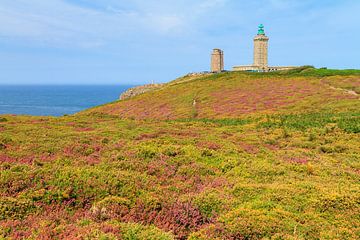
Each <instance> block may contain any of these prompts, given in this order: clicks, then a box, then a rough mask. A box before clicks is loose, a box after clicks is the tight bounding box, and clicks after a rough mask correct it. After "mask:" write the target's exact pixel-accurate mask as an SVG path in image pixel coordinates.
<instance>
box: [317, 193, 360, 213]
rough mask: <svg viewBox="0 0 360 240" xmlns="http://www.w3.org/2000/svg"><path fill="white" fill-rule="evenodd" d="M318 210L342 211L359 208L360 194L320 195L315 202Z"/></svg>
mask: <svg viewBox="0 0 360 240" xmlns="http://www.w3.org/2000/svg"><path fill="white" fill-rule="evenodd" d="M316 206H317V209H318V210H319V211H320V212H326V211H334V210H337V211H343V210H354V211H356V210H357V211H359V210H360V196H351V195H338V194H333V195H328V196H324V197H322V198H321V199H320V200H319V201H318V202H317V204H316Z"/></svg>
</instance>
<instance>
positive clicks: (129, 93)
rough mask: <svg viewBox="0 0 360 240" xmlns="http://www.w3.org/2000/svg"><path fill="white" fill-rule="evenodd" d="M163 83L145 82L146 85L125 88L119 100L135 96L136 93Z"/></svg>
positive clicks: (149, 89) (154, 88) (141, 92)
mask: <svg viewBox="0 0 360 240" xmlns="http://www.w3.org/2000/svg"><path fill="white" fill-rule="evenodd" d="M163 85H164V84H146V85H142V86H137V87H133V88H130V89H128V90H126V92H124V93H123V94H121V95H120V100H125V99H129V98H132V97H135V96H137V95H140V94H143V93H146V92H149V91H153V90H156V89H159V88H161V87H162V86H163Z"/></svg>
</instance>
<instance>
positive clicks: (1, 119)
mask: <svg viewBox="0 0 360 240" xmlns="http://www.w3.org/2000/svg"><path fill="white" fill-rule="evenodd" d="M7 121H8V120H7V119H6V118H4V117H0V122H7Z"/></svg>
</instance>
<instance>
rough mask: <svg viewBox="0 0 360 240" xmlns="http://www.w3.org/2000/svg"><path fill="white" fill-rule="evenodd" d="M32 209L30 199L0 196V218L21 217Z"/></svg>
mask: <svg viewBox="0 0 360 240" xmlns="http://www.w3.org/2000/svg"><path fill="white" fill-rule="evenodd" d="M32 210H34V205H33V204H32V202H31V201H28V200H23V199H15V198H11V197H5V198H0V220H5V219H9V218H10V219H22V218H24V217H25V216H26V215H27V214H28V213H30V212H31V211H32Z"/></svg>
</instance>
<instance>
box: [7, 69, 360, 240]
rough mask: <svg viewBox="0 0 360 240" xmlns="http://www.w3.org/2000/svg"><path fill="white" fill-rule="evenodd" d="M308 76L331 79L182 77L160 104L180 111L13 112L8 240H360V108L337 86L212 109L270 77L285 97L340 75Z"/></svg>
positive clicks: (9, 122)
mask: <svg viewBox="0 0 360 240" xmlns="http://www.w3.org/2000/svg"><path fill="white" fill-rule="evenodd" d="M305 70H306V69H305ZM305 70H304V71H305ZM307 71H320V72H318V73H317V74H318V76H316V77H314V76H311V77H305V76H301V77H299V78H296V80H292V79H293V76H286V77H285V78H284V77H283V76H281V77H278V76H275V75H276V74H278V75H281V74H283V73H272V75H273V77H272V78H268V76H270V75H264V76H266V77H264V78H263V77H261V74H257V75H256V74H255V75H253V74H249V75H247V74H242V73H225V74H219V75H213V76H207V77H203V78H200V79H197V80H196V79H195V80H191V81H188V82H186V83H185V82H184V83H181V82H177V83H176V84H174V85H173V86H171V87H169V88H164V89H163V90H159V91H157V92H156V94H159V95H158V96H159V97H162V96H164V98H160V99H155V100H151V101H155V102H158V103H161V101H162V100H163V101H165V102H166V101H169V102H168V103H167V104H168V105H166V104H165V105H164V106H168V107H160V108H159V109H157V107H156V106H153V110H151V111H156V110H159V111H158V112H157V113H154V114H147V115H146V114H144V115H141V117H139V116H140V115H137V114H138V112H137V111H138V110H136V109H127V108H126V107H131V106H133V107H135V106H137V104H139V103H140V102H141V103H145V104H147V102H146V101H148V100H149V99H150V97H149V96H147V95H146V94H144V95H142V96H138V97H136V98H134V99H132V100H126V101H124V102H117V103H113V104H110V105H105V106H101V107H98V108H95V109H91V110H88V111H86V112H83V113H80V114H76V115H74V116H63V117H59V118H53V117H31V116H10V115H6V116H1V119H6V121H1V123H0V170H1V171H0V238H4V239H40V238H41V239H160V240H162V239H164V240H165V239H192V240H199V239H358V238H359V237H360V231H359V229H360V218H359V216H360V214H359V211H360V207H359V206H360V197H359V196H360V185H359V180H360V176H359V174H360V151H359V142H360V135H359V124H360V112H359V111H358V109H359V108H358V106H359V105H358V101H359V99H357V98H355V96H351V97H348V95H347V94H346V93H344V92H342V91H340V90H332V91H334V92H335V93H334V92H330V93H327V92H329V91H331V89H328V88H327V89H326V91H325V90H321V89H320V90H319V91H314V92H311V94H310V93H309V95H308V96H307V98H306V99H302V100H300V101H296V102H294V103H292V105H287V108H286V107H284V105H279V106H277V107H275V108H273V109H267V108H265V110H264V109H262V108H261V110H254V111H252V112H249V113H241V114H238V113H236V114H233V113H234V112H236V111H234V110H232V108H227V110H226V109H225V110H226V111H225V110H224V111H223V112H222V113H219V114H218V115H216V116H214V115H212V114H214V113H213V112H211V111H213V110H211V106H215V105H211V104H216V101H215V100H214V99H216V94H215V97H214V93H216V92H217V91H218V87H219V86H223V88H224V89H228V90H227V91H228V93H231V95H230V94H229V98H228V99H227V101H231V99H235V100H236V99H237V98H241V99H242V100H244V99H245V98H243V96H246V94H251V96H252V97H253V96H256V95H257V94H259V95H261V94H262V93H264V92H265V91H266V90H267V89H268V88H267V86H266V85H267V84H269V81H270V82H271V83H274V84H275V85H272V86H276V87H280V88H282V89H281V90H279V89H273V90H274V91H279V94H278V95H276V94H275V92H274V93H273V94H275V95H276V98H278V97H280V95H281V93H283V92H285V91H287V90H289V89H293V90H292V91H293V92H300V93H301V92H302V90H304V89H305V90H308V91H313V90H312V89H313V86H323V85H322V84H323V82H322V81H323V80H324V79H323V76H320V75H323V74H325V73H324V72H325V71H327V70H314V69H310V70H307ZM345 73H346V74H353V72H341V74H344V75H345ZM288 74H290V73H288ZM291 74H294V75H296V74H300V73H296V72H293V73H291ZM301 74H305V73H301ZM306 74H310V73H308V72H307V73H306ZM311 74H315V73H311ZM341 74H339V75H341ZM239 76H241V77H239ZM244 76H249V78H246V77H244ZM354 76H355V75H352V76H347V77H346V78H348V77H349V78H350V77H351V78H354V79H357V77H356V76H355V77H354ZM330 77H331V79H337V78H339V76H338V75H336V76H330ZM208 78H210V79H208ZM269 79H270V80H269ZM286 79H290V80H291V81H290V80H289V81H287V80H286ZM339 79H340V78H339ZM283 80H284V81H285V82H283V83H280V81H283ZM209 81H216V83H214V85H211V86H210V85H209V84H208V83H209ZM254 81H255V82H256V83H257V84H258V85H257V86H259V88H263V89H262V90H259V92H258V93H254V92H253V90H252V88H251V87H252V86H249V85H251V84H252V83H254ZM263 81H267V82H265V83H263ZM294 81H295V83H296V84H295V85H296V86H297V87H298V88H296V89H295V88H293V86H294V84H290V83H294ZM296 81H298V82H296ZM331 81H334V80H331ZM345 82H346V84H348V83H349V81H347V80H346V81H345ZM355 83H356V82H355ZM206 84H207V85H209V86H208V87H204V86H205V85H206ZM324 84H325V83H324ZM326 84H335V83H331V82H330V83H329V82H326ZM342 84H343V83H339V85H337V86H336V88H338V87H340V88H342V87H343V86H344V85H342ZM195 86H197V87H198V88H196V98H197V99H198V101H197V102H198V104H197V111H198V116H196V117H192V115H191V111H192V109H193V105H192V103H193V101H192V100H193V96H195V95H192V94H193V93H194V92H193V90H192V89H195V88H194V87H195ZM201 86H202V87H201ZM180 89H181V90H182V91H184V94H180V93H179V92H177V91H180ZM239 89H240V90H241V89H242V90H241V91H243V92H241V94H243V95H241V94H238V95H236V93H237V91H238V90H239ZM244 89H245V90H244ZM231 91H234V93H232V92H231ZM176 92H177V93H176ZM175 93H176V94H175ZM304 94H306V92H305V93H304ZM344 94H345V95H344ZM168 95H169V96H172V97H173V98H175V100H174V99H173V100H170V98H167V97H166V96H168ZM300 95H301V94H300ZM210 96H212V97H213V98H212V97H210ZM340 96H341V97H340ZM344 96H346V97H344ZM236 97H237V98H236ZM265 97H266V94H264V101H266V100H265ZM300 97H301V96H298V97H296V98H297V99H301V98H300ZM153 98H154V97H153ZM177 100H179V102H176V101H177ZM227 101H224V103H226V104H227ZM258 101H259V102H261V100H258ZM284 101H286V100H284ZM138 102H139V103H138ZM152 103H154V102H152ZM188 103H189V104H190V106H189V115H188V114H187V108H186V106H187V105H186V104H188ZM206 103H208V105H206ZM210 103H211V104H210ZM320 103H321V104H320ZM123 104H125V105H126V106H125V105H123ZM226 104H225V105H223V107H229V106H228V105H226ZM237 104H238V105H237ZM249 104H250V103H249ZM311 104H315V105H312V106H311ZM316 104H318V105H316ZM177 106H179V108H177ZM237 106H243V105H240V103H236V104H235V110H236V108H237ZM324 106H325V107H324ZM111 107H114V109H113V110H111ZM119 109H121V112H123V113H124V115H121V116H122V117H119V114H120V112H118V110H119ZM166 109H167V110H166ZM169 109H170V110H169ZM165 110H166V111H168V112H167V113H166V114H173V115H171V116H172V117H169V119H168V118H163V116H164V115H163V114H165V112H164V111H165ZM151 111H149V113H151ZM161 111H163V112H161ZM127 113H129V114H130V113H131V114H130V115H127ZM132 114H133V115H132ZM131 116H132V118H130V117H131ZM143 116H147V118H143Z"/></svg>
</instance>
